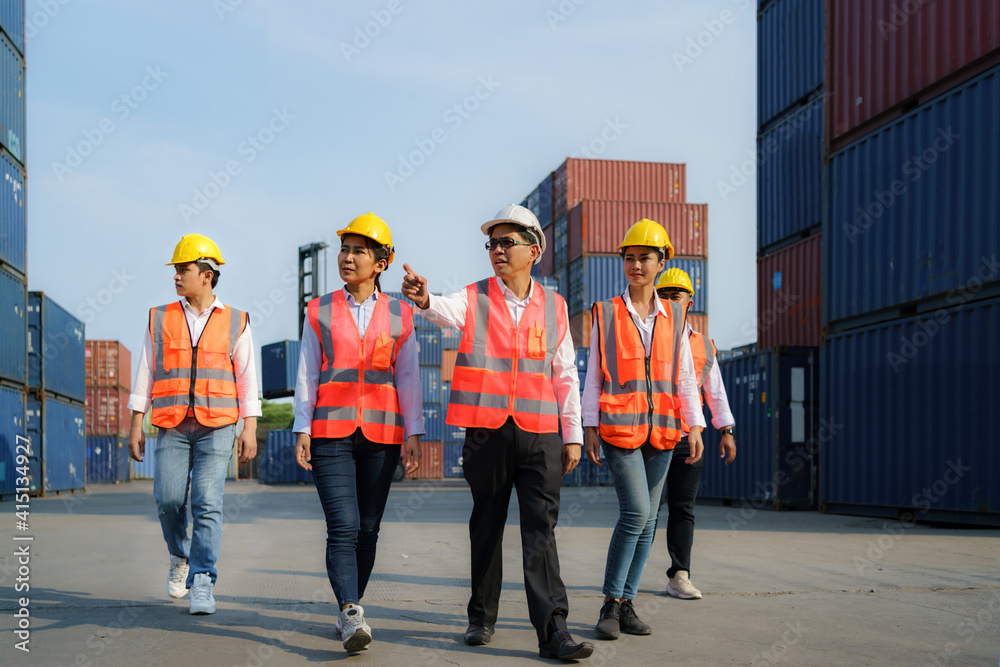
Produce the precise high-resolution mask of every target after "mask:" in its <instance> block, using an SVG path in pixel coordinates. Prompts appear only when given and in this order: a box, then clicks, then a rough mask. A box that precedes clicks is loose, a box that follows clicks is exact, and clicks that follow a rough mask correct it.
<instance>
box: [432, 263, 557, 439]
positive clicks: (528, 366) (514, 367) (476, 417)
mask: <svg viewBox="0 0 1000 667" xmlns="http://www.w3.org/2000/svg"><path fill="white" fill-rule="evenodd" d="M465 289H466V293H467V294H468V298H469V305H468V307H467V309H466V312H465V326H464V328H463V329H462V341H461V343H460V344H459V348H458V354H457V355H456V359H455V371H454V374H453V375H452V381H451V394H450V400H449V402H448V413H447V415H446V417H445V421H446V422H447V423H448V424H451V425H453V426H462V427H465V428H500V427H501V426H503V424H504V422H505V421H507V418H508V417H513V418H514V423H515V424H517V426H518V427H519V428H520V429H522V430H524V431H528V432H530V433H555V432H557V431H558V430H559V410H558V406H557V403H556V394H555V389H554V388H553V386H552V361H553V359H555V356H556V350H557V349H558V347H559V342H560V341H562V339H563V337H564V336H566V335H567V331H568V329H569V321H568V319H567V317H566V302H565V301H563V298H562V297H561V296H559V295H558V294H556V293H555V292H553V291H552V290H549V289H546V288H544V287H542V286H541V285H540V284H538V283H537V282H535V283H533V285H532V288H531V289H532V291H531V300H530V301H529V302H528V306H527V308H526V309H525V311H524V314H523V315H522V316H521V321H520V323H519V324H518V326H516V327H515V326H514V320H513V318H512V317H511V314H510V309H509V308H508V306H507V301H506V300H505V299H504V296H503V293H502V292H501V290H500V287H499V286H498V285H497V281H496V279H495V278H486V279H484V280H480V281H479V282H478V283H475V284H472V285H469V286H467V287H466V288H465Z"/></svg>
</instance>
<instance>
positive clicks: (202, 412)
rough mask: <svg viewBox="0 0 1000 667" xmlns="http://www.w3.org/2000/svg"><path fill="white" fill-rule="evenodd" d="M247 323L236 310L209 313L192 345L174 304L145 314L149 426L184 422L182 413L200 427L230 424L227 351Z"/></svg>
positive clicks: (232, 405)
mask: <svg viewBox="0 0 1000 667" xmlns="http://www.w3.org/2000/svg"><path fill="white" fill-rule="evenodd" d="M247 322H248V317H247V314H246V313H244V312H243V311H240V310H237V309H236V308H214V309H213V310H212V312H211V313H210V314H209V316H208V321H207V322H206V323H205V328H204V330H203V331H202V333H201V338H199V339H198V345H197V346H192V344H191V332H190V330H189V328H188V323H187V318H186V317H185V315H184V306H183V305H182V304H181V303H180V302H179V301H175V302H174V303H170V304H167V305H165V306H159V307H157V308H153V309H151V310H150V311H149V336H150V340H152V342H153V350H152V352H153V404H152V411H151V413H150V420H151V421H152V423H153V425H155V426H159V427H162V428H173V427H175V426H177V425H178V424H180V423H181V422H182V421H183V420H184V417H185V415H186V414H187V411H188V408H192V409H193V410H194V416H195V419H197V420H198V423H199V424H201V425H202V426H207V427H210V428H219V427H220V426H227V425H229V424H235V423H236V421H237V420H238V419H239V416H240V413H239V397H238V393H237V389H236V371H235V368H234V367H233V350H234V349H235V348H236V341H237V340H238V339H239V337H240V334H242V333H243V330H244V329H245V328H246V325H247ZM194 350H197V354H194V353H193V352H194Z"/></svg>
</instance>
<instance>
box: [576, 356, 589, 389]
mask: <svg viewBox="0 0 1000 667" xmlns="http://www.w3.org/2000/svg"><path fill="white" fill-rule="evenodd" d="M589 359H590V348H589V347H578V348H576V372H577V373H579V374H580V385H581V386H583V378H584V377H585V376H586V375H587V361H588V360H589Z"/></svg>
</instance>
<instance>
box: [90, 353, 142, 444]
mask: <svg viewBox="0 0 1000 667" xmlns="http://www.w3.org/2000/svg"><path fill="white" fill-rule="evenodd" d="M84 365H85V367H86V368H85V371H84V372H85V373H86V382H87V386H88V387H121V388H122V389H125V390H127V391H131V389H132V354H131V353H130V352H129V351H128V348H126V347H125V346H124V345H122V344H121V343H120V342H118V341H117V340H88V341H87V342H86V348H85V350H84ZM101 435H105V434H101ZM106 435H110V434H106Z"/></svg>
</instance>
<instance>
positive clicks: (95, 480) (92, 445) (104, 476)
mask: <svg viewBox="0 0 1000 667" xmlns="http://www.w3.org/2000/svg"><path fill="white" fill-rule="evenodd" d="M144 458H145V457H144ZM129 461H131V458H130V457H129V455H128V438H123V437H121V436H117V435H91V436H87V484H118V483H119V482H127V481H129V467H130V466H129Z"/></svg>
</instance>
